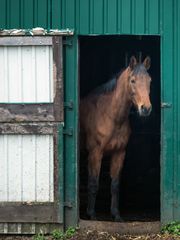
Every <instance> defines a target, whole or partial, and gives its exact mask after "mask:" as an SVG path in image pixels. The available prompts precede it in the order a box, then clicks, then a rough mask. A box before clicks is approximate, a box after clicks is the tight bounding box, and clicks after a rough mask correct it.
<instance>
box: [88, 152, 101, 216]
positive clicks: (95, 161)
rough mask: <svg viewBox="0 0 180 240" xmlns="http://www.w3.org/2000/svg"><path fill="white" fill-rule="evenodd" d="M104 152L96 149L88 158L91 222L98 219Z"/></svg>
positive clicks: (89, 212)
mask: <svg viewBox="0 0 180 240" xmlns="http://www.w3.org/2000/svg"><path fill="white" fill-rule="evenodd" d="M101 160H102V151H101V150H99V149H95V150H94V151H92V152H89V156H88V207H87V214H88V216H89V217H90V219H91V220H95V219H96V213H95V202H96V195H97V192H98V187H99V174H100V168H101Z"/></svg>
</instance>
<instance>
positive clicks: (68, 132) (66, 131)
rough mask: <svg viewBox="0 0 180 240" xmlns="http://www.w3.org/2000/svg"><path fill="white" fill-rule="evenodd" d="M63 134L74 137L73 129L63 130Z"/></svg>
mask: <svg viewBox="0 0 180 240" xmlns="http://www.w3.org/2000/svg"><path fill="white" fill-rule="evenodd" d="M63 134H64V135H67V136H70V137H71V136H73V129H72V128H69V129H63Z"/></svg>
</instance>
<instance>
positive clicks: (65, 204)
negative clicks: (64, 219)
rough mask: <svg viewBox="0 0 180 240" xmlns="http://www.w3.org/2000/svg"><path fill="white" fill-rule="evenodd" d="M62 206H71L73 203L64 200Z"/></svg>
mask: <svg viewBox="0 0 180 240" xmlns="http://www.w3.org/2000/svg"><path fill="white" fill-rule="evenodd" d="M64 207H68V208H72V207H73V204H72V202H64Z"/></svg>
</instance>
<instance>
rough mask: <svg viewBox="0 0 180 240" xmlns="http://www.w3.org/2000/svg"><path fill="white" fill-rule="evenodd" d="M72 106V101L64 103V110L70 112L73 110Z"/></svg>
mask: <svg viewBox="0 0 180 240" xmlns="http://www.w3.org/2000/svg"><path fill="white" fill-rule="evenodd" d="M73 106H74V104H73V101H72V100H70V101H69V102H64V108H67V109H69V110H72V109H73Z"/></svg>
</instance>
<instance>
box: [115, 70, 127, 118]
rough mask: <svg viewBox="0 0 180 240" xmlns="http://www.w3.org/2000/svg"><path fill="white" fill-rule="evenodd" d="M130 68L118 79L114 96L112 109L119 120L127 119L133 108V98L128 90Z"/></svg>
mask: <svg viewBox="0 0 180 240" xmlns="http://www.w3.org/2000/svg"><path fill="white" fill-rule="evenodd" d="M127 78H128V70H125V71H124V72H123V73H122V74H121V76H120V77H119V78H118V80H117V86H116V89H115V90H114V94H113V96H112V109H113V114H114V117H115V119H117V121H120V120H121V119H122V120H126V119H127V118H128V115H129V111H130V108H131V100H130V95H129V92H128V87H127V84H128V82H127V81H128V79H127Z"/></svg>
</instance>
